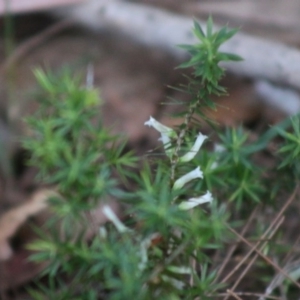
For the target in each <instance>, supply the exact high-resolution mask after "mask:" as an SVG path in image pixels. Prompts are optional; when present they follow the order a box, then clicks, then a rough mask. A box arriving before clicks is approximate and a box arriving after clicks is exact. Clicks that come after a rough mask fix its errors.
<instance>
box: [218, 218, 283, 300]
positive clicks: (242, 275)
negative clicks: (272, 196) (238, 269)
mask: <svg viewBox="0 0 300 300" xmlns="http://www.w3.org/2000/svg"><path fill="white" fill-rule="evenodd" d="M283 221H284V217H282V218H281V219H280V220H279V222H278V223H277V224H276V227H275V228H274V230H273V231H272V232H271V234H270V237H272V236H273V235H274V234H275V233H276V232H277V230H278V228H279V227H280V226H281V224H282V223H283ZM267 243H268V242H264V243H263V244H262V245H261V246H260V249H263V248H264V247H265V246H266V245H267ZM254 251H261V250H254ZM257 258H258V253H256V254H255V255H254V257H253V258H252V259H251V261H250V262H249V263H248V264H247V267H246V268H245V269H244V270H243V272H242V273H241V274H240V276H239V278H238V279H237V280H236V281H235V283H234V285H233V286H232V288H231V289H232V290H235V288H236V287H237V286H238V284H239V283H240V282H241V280H242V279H243V278H244V277H245V275H246V274H247V272H248V270H249V269H250V268H251V267H252V265H253V264H254V262H255V261H256V260H257ZM226 299H227V298H225V299H224V300H226Z"/></svg>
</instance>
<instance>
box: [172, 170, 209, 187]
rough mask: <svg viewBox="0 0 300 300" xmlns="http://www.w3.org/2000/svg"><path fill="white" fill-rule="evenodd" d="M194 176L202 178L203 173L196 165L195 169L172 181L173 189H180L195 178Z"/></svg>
mask: <svg viewBox="0 0 300 300" xmlns="http://www.w3.org/2000/svg"><path fill="white" fill-rule="evenodd" d="M196 178H203V173H202V171H201V170H200V167H197V168H196V169H195V170H193V171H191V172H189V173H187V174H185V175H183V176H181V177H180V178H179V179H177V180H176V181H175V183H174V186H173V189H174V190H178V189H181V188H182V187H183V186H184V185H185V184H186V183H187V182H189V181H191V180H193V179H196Z"/></svg>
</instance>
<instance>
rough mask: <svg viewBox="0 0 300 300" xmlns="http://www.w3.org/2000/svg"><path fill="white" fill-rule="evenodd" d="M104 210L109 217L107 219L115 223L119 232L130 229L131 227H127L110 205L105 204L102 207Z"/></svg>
mask: <svg viewBox="0 0 300 300" xmlns="http://www.w3.org/2000/svg"><path fill="white" fill-rule="evenodd" d="M102 211H103V213H104V215H105V216H106V217H107V219H108V220H110V221H111V222H112V223H113V224H114V225H115V227H116V228H117V230H118V231H119V232H126V231H130V229H129V228H127V227H126V226H125V225H124V224H123V223H122V222H121V221H120V219H119V218H118V217H117V215H116V214H115V213H114V211H113V210H112V209H111V208H110V207H109V206H108V205H104V206H103V208H102Z"/></svg>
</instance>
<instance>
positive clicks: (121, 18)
mask: <svg viewBox="0 0 300 300" xmlns="http://www.w3.org/2000/svg"><path fill="white" fill-rule="evenodd" d="M56 14H58V15H60V16H64V17H70V18H72V19H75V20H76V21H77V22H79V23H81V24H83V25H85V26H86V27H88V28H90V29H94V30H101V29H114V30H115V31H116V32H123V33H125V34H127V35H129V36H131V37H132V38H134V39H135V40H137V41H139V42H141V43H144V44H146V45H149V46H154V47H160V48H162V49H164V50H166V51H168V52H169V53H170V54H171V55H173V56H175V57H176V58H178V59H184V58H185V56H186V53H185V52H184V51H183V50H181V49H179V48H178V47H176V45H178V44H192V43H195V42H196V39H195V37H194V36H193V35H192V33H191V28H192V19H191V18H188V17H183V16H180V15H176V14H173V13H169V12H166V11H163V10H160V9H157V8H153V7H150V6H146V5H141V4H133V3H127V2H118V1H107V0H91V1H89V2H87V3H85V4H82V5H77V6H74V7H70V8H67V9H65V10H60V11H56ZM200 25H201V26H203V27H205V25H204V24H203V23H201V22H200ZM221 50H222V51H224V52H232V53H236V54H238V55H240V56H242V57H243V58H244V61H243V62H241V63H238V64H237V63H228V64H226V65H224V67H226V68H227V69H228V70H229V71H230V72H232V73H235V74H238V75H242V76H247V77H253V78H264V79H267V80H270V81H273V82H276V83H280V84H284V85H288V86H290V87H294V88H297V89H300V51H298V50H297V49H295V48H292V47H288V46H286V45H284V44H281V43H276V42H271V41H266V40H263V39H261V38H257V37H252V36H250V35H246V34H243V33H238V34H237V35H236V36H235V37H233V38H232V39H230V40H229V41H228V42H227V43H226V44H224V46H223V47H222V49H221Z"/></svg>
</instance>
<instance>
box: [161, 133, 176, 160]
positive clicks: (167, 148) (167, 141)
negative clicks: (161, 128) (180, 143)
mask: <svg viewBox="0 0 300 300" xmlns="http://www.w3.org/2000/svg"><path fill="white" fill-rule="evenodd" d="M158 140H159V141H162V143H163V145H164V148H165V151H166V154H167V156H169V157H171V156H172V153H173V148H172V147H171V139H170V138H169V136H168V135H166V134H164V133H162V134H161V137H160V138H159V139H158Z"/></svg>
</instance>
